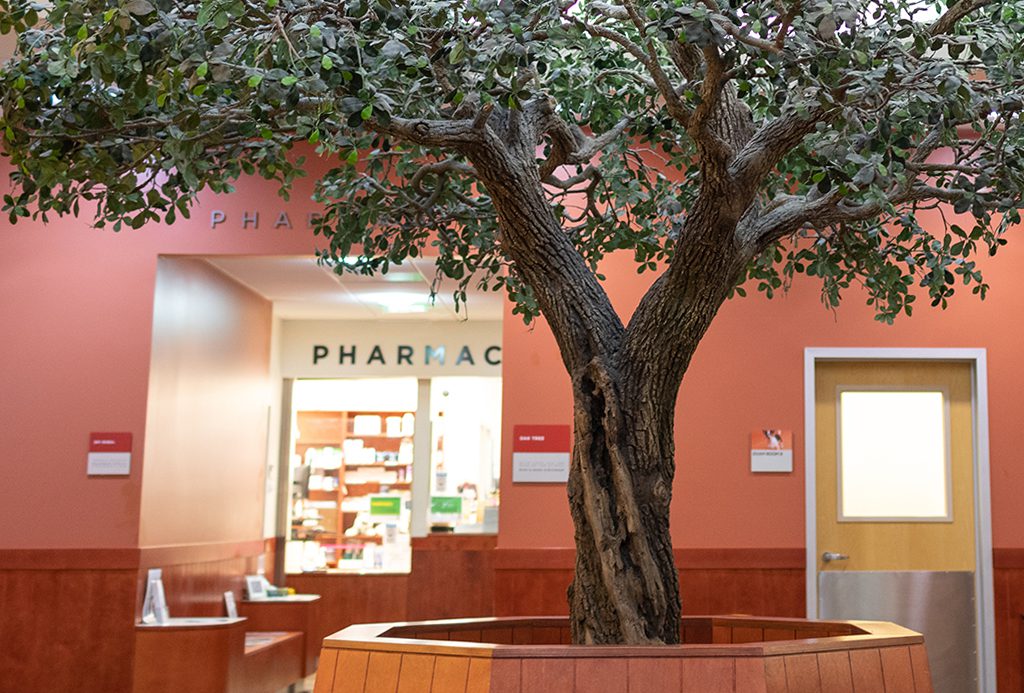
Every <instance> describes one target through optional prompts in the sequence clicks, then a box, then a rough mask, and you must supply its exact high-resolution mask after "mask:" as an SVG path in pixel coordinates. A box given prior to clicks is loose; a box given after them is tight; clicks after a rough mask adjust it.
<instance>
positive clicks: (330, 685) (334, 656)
mask: <svg viewBox="0 0 1024 693" xmlns="http://www.w3.org/2000/svg"><path fill="white" fill-rule="evenodd" d="M337 666H338V650H335V649H325V650H324V651H323V652H322V653H321V654H320V667H319V668H318V669H317V672H316V680H315V681H314V683H313V693H330V692H331V691H332V690H334V672H335V669H336V668H337Z"/></svg>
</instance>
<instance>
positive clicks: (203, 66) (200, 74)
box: [196, 60, 210, 79]
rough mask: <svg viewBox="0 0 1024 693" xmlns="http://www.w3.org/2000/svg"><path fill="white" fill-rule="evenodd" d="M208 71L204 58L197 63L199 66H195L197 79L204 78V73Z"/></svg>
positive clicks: (208, 67)
mask: <svg viewBox="0 0 1024 693" xmlns="http://www.w3.org/2000/svg"><path fill="white" fill-rule="evenodd" d="M209 71H210V66H209V64H208V63H207V62H206V61H205V60H204V61H203V62H201V63H199V67H197V68H196V77H198V78H199V79H204V78H205V77H206V73H207V72H209Z"/></svg>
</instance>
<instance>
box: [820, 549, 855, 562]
mask: <svg viewBox="0 0 1024 693" xmlns="http://www.w3.org/2000/svg"><path fill="white" fill-rule="evenodd" d="M849 558H850V557H849V556H847V555H846V554H845V553H836V552H835V551H826V552H825V553H823V554H821V560H822V562H824V563H831V562H832V561H846V560H849Z"/></svg>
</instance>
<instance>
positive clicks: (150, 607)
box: [142, 568, 171, 624]
mask: <svg viewBox="0 0 1024 693" xmlns="http://www.w3.org/2000/svg"><path fill="white" fill-rule="evenodd" d="M170 617H171V615H170V612H169V611H168V609H167V595H165V594H164V581H163V570H161V569H160V568H150V569H149V573H148V574H147V575H146V596H145V597H144V598H143V599H142V622H143V623H161V624H162V623H167V622H168V621H169V620H170Z"/></svg>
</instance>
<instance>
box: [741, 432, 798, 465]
mask: <svg viewBox="0 0 1024 693" xmlns="http://www.w3.org/2000/svg"><path fill="white" fill-rule="evenodd" d="M750 471H752V472H791V471H793V432H792V431H783V430H782V429H779V428H762V429H758V430H756V431H753V432H751V434H750Z"/></svg>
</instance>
